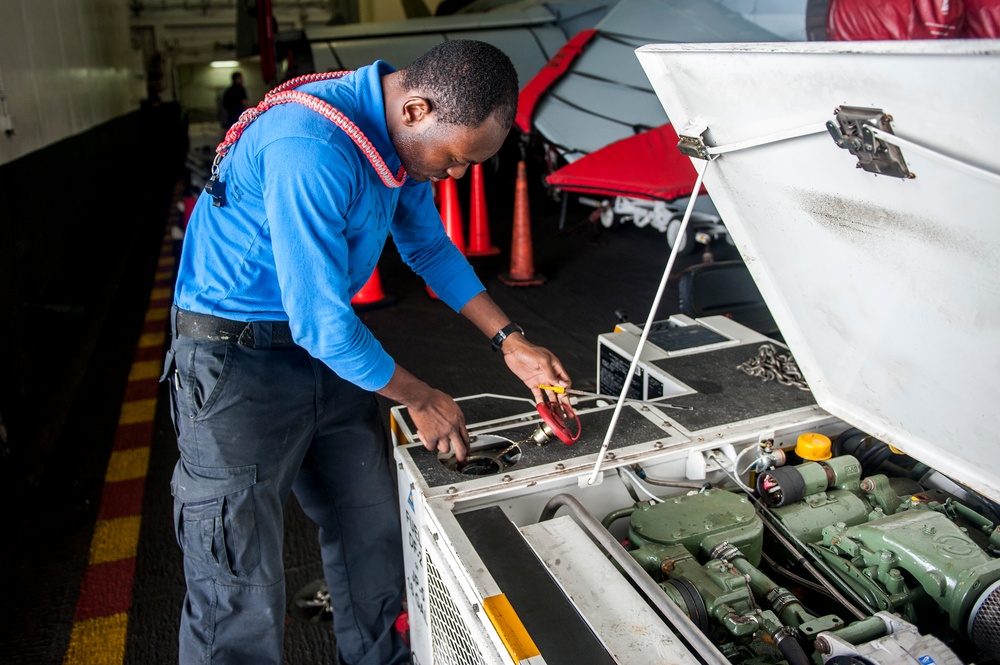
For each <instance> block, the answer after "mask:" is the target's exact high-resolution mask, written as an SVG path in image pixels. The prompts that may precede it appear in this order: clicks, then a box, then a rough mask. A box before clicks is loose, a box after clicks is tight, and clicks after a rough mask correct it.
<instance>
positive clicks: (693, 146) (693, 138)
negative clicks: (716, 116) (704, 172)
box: [677, 123, 714, 160]
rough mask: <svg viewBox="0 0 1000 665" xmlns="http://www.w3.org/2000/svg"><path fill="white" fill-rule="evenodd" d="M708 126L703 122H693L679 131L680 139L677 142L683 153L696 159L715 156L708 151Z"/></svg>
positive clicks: (709, 158)
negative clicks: (706, 135)
mask: <svg viewBox="0 0 1000 665" xmlns="http://www.w3.org/2000/svg"><path fill="white" fill-rule="evenodd" d="M707 131H708V127H707V126H706V125H703V124H696V123H691V124H688V125H687V126H685V127H684V129H683V130H681V131H680V132H678V133H677V137H678V138H679V139H680V140H679V141H678V142H677V149H678V150H680V151H681V154H683V155H687V156H688V157H694V158H696V159H704V160H711V159H714V157H713V156H712V155H711V154H709V152H708V145H707V144H706V143H705V132H707Z"/></svg>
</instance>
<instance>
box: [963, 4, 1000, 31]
mask: <svg viewBox="0 0 1000 665" xmlns="http://www.w3.org/2000/svg"><path fill="white" fill-rule="evenodd" d="M963 1H964V2H965V28H964V29H963V30H962V37H965V38H966V39H997V38H1000V0H963Z"/></svg>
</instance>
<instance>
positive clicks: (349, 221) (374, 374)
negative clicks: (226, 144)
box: [174, 61, 484, 390]
mask: <svg viewBox="0 0 1000 665" xmlns="http://www.w3.org/2000/svg"><path fill="white" fill-rule="evenodd" d="M392 71H393V69H392V67H391V65H389V64H388V63H385V62H383V61H377V62H375V63H374V64H373V65H370V66H368V67H362V68H360V69H358V70H356V71H355V72H353V73H351V74H348V75H346V76H344V77H342V78H339V79H334V80H329V81H321V82H315V83H309V84H306V85H303V86H300V87H299V88H297V90H300V91H302V92H306V93H309V94H311V95H314V96H316V97H319V98H320V99H323V100H324V101H326V102H328V103H330V104H331V105H332V106H333V107H334V108H336V109H337V110H338V111H340V112H341V113H343V114H344V115H345V116H346V117H347V118H349V119H350V120H351V121H352V122H353V123H354V124H356V125H357V126H358V127H359V128H360V129H361V131H362V132H363V133H364V134H365V136H366V137H367V138H368V140H369V141H371V143H372V144H373V145H374V146H375V148H376V150H377V151H378V153H379V154H380V155H381V156H382V159H383V160H384V161H385V163H386V165H387V166H388V167H389V170H390V171H391V172H392V173H394V174H395V173H397V172H398V171H399V168H400V161H399V156H398V155H397V154H396V151H395V150H394V148H393V146H392V143H391V141H390V140H389V133H388V128H387V127H386V121H385V108H384V102H383V99H382V87H381V80H380V77H381V76H382V75H384V74H387V73H390V72H392ZM219 176H220V180H221V181H222V182H224V183H225V185H226V189H225V198H226V203H225V205H224V206H222V207H215V206H213V205H212V204H211V197H210V195H209V194H207V193H205V192H203V193H202V194H201V196H200V197H199V199H198V202H197V204H196V205H195V208H194V212H193V213H192V214H191V218H190V220H189V222H188V227H187V229H186V232H185V236H184V246H183V252H182V255H181V260H180V265H179V267H178V275H177V282H176V285H175V287H174V304H176V305H177V307H179V308H181V309H185V310H188V311H192V312H198V313H202V314H213V315H215V316H221V317H224V318H228V319H235V320H238V321H259V320H268V321H285V320H287V321H288V322H289V324H290V327H291V331H292V337H293V338H294V340H295V342H296V343H297V344H299V345H300V346H302V347H303V348H305V349H306V350H307V351H308V352H309V353H310V354H311V355H312V356H313V357H315V358H318V359H320V360H322V361H323V362H325V363H326V364H327V365H328V366H329V367H330V368H331V369H333V370H334V371H335V372H337V374H338V375H340V376H341V377H342V378H344V379H346V380H348V381H351V382H352V383H355V384H357V385H358V386H360V387H362V388H365V389H367V390H378V389H380V388H382V387H384V386H385V385H386V384H387V383H388V382H389V379H390V378H391V377H392V373H393V371H394V369H395V363H394V361H393V359H392V358H391V357H390V356H389V354H388V353H386V351H385V350H384V349H383V348H382V345H381V344H380V343H379V342H378V340H376V339H375V337H374V336H373V335H372V334H371V332H370V331H369V330H368V329H367V328H366V327H365V326H364V324H363V323H362V322H361V320H360V319H359V318H358V317H357V315H356V314H355V313H354V309H353V308H352V306H351V298H352V297H353V296H354V295H355V294H356V293H357V292H358V291H359V290H360V289H361V288H362V287H363V286H364V285H365V283H366V282H367V281H368V279H369V277H371V275H372V273H373V272H374V270H375V267H376V264H377V263H378V259H379V256H380V254H381V252H382V247H383V246H384V244H385V241H386V238H387V236H388V234H389V233H392V237H393V242H394V243H395V245H396V248H397V249H398V250H399V253H400V255H401V256H402V258H403V260H404V261H405V262H406V263H407V264H408V265H409V266H410V267H411V268H412V269H413V270H414V271H415V272H416V273H417V274H418V275H420V276H421V277H422V278H423V279H424V281H426V283H427V284H428V286H430V288H431V289H432V290H433V291H434V293H435V294H436V295H437V296H438V298H439V299H440V300H441V301H442V302H444V303H445V304H447V305H448V306H449V307H451V308H452V309H453V310H455V311H458V310H460V309H461V308H462V307H463V306H464V305H465V304H466V303H467V302H468V301H469V300H471V299H472V298H473V297H474V296H475V295H476V294H478V293H479V292H481V291H483V290H484V287H483V284H482V282H481V281H480V280H479V278H478V277H477V276H476V274H475V271H474V270H473V269H472V267H471V266H470V265H469V262H468V261H467V260H466V259H465V257H464V256H463V255H462V253H461V252H460V251H459V249H458V248H457V247H456V246H455V244H454V243H453V242H452V241H451V239H450V238H449V237H448V235H447V233H446V232H445V229H444V225H443V224H442V222H441V216H440V213H439V212H438V210H437V208H436V207H435V206H434V201H433V192H432V190H431V186H430V183H426V182H424V183H418V182H415V181H412V180H410V179H407V181H406V182H405V183H404V185H403V186H402V187H398V188H390V187H388V186H386V185H385V184H384V183H383V182H382V180H381V179H380V178H379V176H378V174H377V172H376V171H375V169H374V168H373V167H372V165H371V164H370V163H369V161H368V158H367V157H366V156H365V155H364V154H363V153H362V152H361V151H360V150H359V149H358V147H357V145H356V144H355V143H354V141H353V140H351V138H350V137H349V136H348V135H347V134H346V133H345V132H344V131H343V130H342V129H340V128H339V127H337V126H336V125H335V124H334V123H333V122H331V121H330V120H329V119H327V118H326V117H324V116H323V115H321V114H320V113H318V112H316V111H315V110H312V109H310V108H307V107H305V106H303V105H300V104H297V103H286V104H282V105H280V106H273V107H271V108H270V109H268V110H267V111H266V112H264V113H262V114H261V115H260V116H259V117H258V118H257V119H256V120H254V121H253V122H252V123H251V124H250V125H249V126H248V127H247V128H246V129H245V131H244V132H243V134H242V136H241V137H240V139H239V140H238V141H237V142H236V143H235V145H233V146H232V147H230V149H229V151H228V153H227V154H226V156H225V157H224V158H223V159H222V160H221V163H220V165H219Z"/></svg>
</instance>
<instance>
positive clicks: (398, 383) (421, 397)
mask: <svg viewBox="0 0 1000 665" xmlns="http://www.w3.org/2000/svg"><path fill="white" fill-rule="evenodd" d="M378 394H379V395H382V396H383V397H387V398H388V399H391V400H393V401H395V402H399V403H400V404H403V405H405V406H406V407H407V408H408V409H409V413H410V417H411V418H413V423H414V424H415V425H416V426H417V436H418V437H420V441H421V443H423V444H424V448H426V449H427V450H437V451H438V452H439V453H442V454H448V452H450V451H454V453H455V457H456V458H457V459H458V461H459V462H464V461H465V460H466V459H467V458H468V456H469V432H468V430H467V429H466V428H465V414H463V413H462V409H461V408H459V406H458V404H457V403H456V402H455V400H453V399H452V398H451V397H449V396H448V395H446V394H445V393H443V392H441V391H440V390H437V389H435V388H431V387H430V386H429V385H427V384H426V383H424V382H423V381H421V380H420V379H418V378H417V377H415V376H413V375H412V374H410V373H409V372H408V371H406V370H405V369H403V368H402V367H400V366H399V365H396V371H395V372H393V374H392V378H391V379H390V380H389V383H387V384H386V385H385V387H384V388H382V389H381V390H379V391H378Z"/></svg>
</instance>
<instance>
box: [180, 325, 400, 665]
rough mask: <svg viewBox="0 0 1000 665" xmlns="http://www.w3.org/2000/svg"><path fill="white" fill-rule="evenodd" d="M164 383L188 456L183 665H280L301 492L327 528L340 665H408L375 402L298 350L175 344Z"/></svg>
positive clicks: (393, 510) (183, 495)
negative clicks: (292, 512)
mask: <svg viewBox="0 0 1000 665" xmlns="http://www.w3.org/2000/svg"><path fill="white" fill-rule="evenodd" d="M258 325H268V324H258ZM257 339H258V340H260V339H270V335H269V334H268V333H267V331H264V330H261V331H258V335H257ZM171 362H172V363H173V365H171ZM171 367H173V368H174V369H173V371H171ZM164 377H165V379H166V380H169V381H170V384H171V391H170V392H171V397H172V403H173V418H174V425H175V428H176V432H177V441H178V447H179V450H180V460H179V461H178V463H177V466H176V468H175V470H174V475H173V479H172V481H171V491H172V493H173V496H174V521H175V524H174V526H175V529H176V534H177V541H178V543H179V544H180V547H181V549H182V551H183V553H184V574H185V578H186V582H187V595H186V597H185V600H184V607H183V611H182V617H181V626H180V663H181V665H189V664H194V663H213V664H215V665H221V664H233V665H249V664H255V663H262V664H263V663H270V664H273V665H278V664H279V663H280V662H281V653H282V639H283V635H284V621H285V610H286V605H285V603H286V600H285V578H284V567H283V561H282V543H283V510H284V506H285V502H286V500H287V499H288V495H289V492H291V491H293V490H294V492H295V496H296V498H297V499H298V501H299V503H300V504H301V506H302V508H303V510H304V511H305V513H306V515H308V516H309V518H310V519H312V520H313V521H314V522H315V523H316V524H317V525H318V526H319V541H320V545H321V549H322V558H323V570H324V577H325V578H326V582H327V584H328V586H329V591H330V599H331V603H332V606H333V619H334V620H333V623H334V635H335V638H336V641H337V655H338V657H339V659H340V662H341V663H343V664H344V665H394V664H396V663H406V662H408V658H409V653H408V651H407V649H406V646H405V645H404V644H403V642H402V640H401V636H400V635H399V633H398V632H397V631H396V630H395V627H394V622H395V619H396V617H397V616H398V614H399V612H400V609H401V605H402V601H403V593H404V592H403V588H404V587H403V563H402V547H401V535H400V526H399V512H398V510H399V508H398V503H397V501H396V490H395V485H394V483H393V479H392V475H391V470H390V466H389V464H390V460H389V459H388V457H389V455H388V449H389V444H388V440H387V438H386V436H385V429H384V427H383V425H382V421H381V417H380V415H379V410H378V405H377V402H376V400H375V396H374V395H373V394H372V393H370V392H368V391H365V390H362V389H361V388H358V387H357V386H355V385H353V384H351V383H349V382H347V381H344V380H343V379H341V378H340V377H338V376H337V375H336V374H335V373H334V372H333V371H331V370H330V369H329V368H328V367H327V366H326V365H325V364H323V363H322V362H320V361H318V360H316V359H314V358H312V357H310V356H309V354H308V353H306V351H305V350H303V349H302V348H300V347H298V346H294V345H285V346H266V347H264V348H252V347H248V346H243V345H240V344H238V343H235V342H210V341H203V340H197V339H192V338H189V337H185V336H178V335H176V334H175V335H174V337H173V341H172V344H171V350H170V353H169V354H168V357H167V363H166V372H165V374H164ZM330 662H336V661H335V660H334V658H333V655H332V654H331V658H330Z"/></svg>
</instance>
